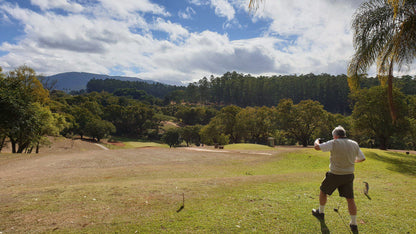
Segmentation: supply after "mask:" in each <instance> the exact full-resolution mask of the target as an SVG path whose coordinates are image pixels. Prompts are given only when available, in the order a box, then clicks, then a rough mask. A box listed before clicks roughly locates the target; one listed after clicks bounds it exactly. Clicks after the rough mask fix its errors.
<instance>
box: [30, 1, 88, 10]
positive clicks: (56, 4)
mask: <svg viewBox="0 0 416 234" xmlns="http://www.w3.org/2000/svg"><path fill="white" fill-rule="evenodd" d="M30 2H31V3H32V4H33V5H37V6H39V7H40V9H42V10H44V11H45V10H49V9H57V8H59V9H63V10H66V11H70V12H81V11H82V10H83V9H84V8H83V7H82V6H81V5H80V4H78V3H69V2H68V1H67V0H30Z"/></svg>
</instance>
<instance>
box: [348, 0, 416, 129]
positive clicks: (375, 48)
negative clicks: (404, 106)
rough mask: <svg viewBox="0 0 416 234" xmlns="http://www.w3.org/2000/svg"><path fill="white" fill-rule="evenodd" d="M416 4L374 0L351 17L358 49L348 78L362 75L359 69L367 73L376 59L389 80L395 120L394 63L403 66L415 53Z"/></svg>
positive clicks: (384, 78) (382, 76) (391, 113)
mask: <svg viewBox="0 0 416 234" xmlns="http://www.w3.org/2000/svg"><path fill="white" fill-rule="evenodd" d="M400 3H401V4H400ZM415 7H416V1H415V0H406V1H402V0H371V1H369V2H365V3H363V4H362V5H361V6H360V8H358V10H357V12H356V13H355V15H354V18H353V21H352V27H353V31H354V49H355V53H354V55H353V58H352V60H351V62H350V65H349V67H348V76H349V79H351V80H356V79H359V73H365V72H366V71H367V69H368V68H369V67H370V66H371V65H372V64H374V63H375V62H377V70H378V73H379V78H380V79H381V80H382V82H383V83H387V87H388V89H387V97H388V106H389V110H390V115H391V117H392V118H391V119H392V121H393V122H395V121H396V119H397V110H396V107H395V106H394V100H393V71H394V65H397V67H398V70H400V69H401V67H402V65H404V64H411V63H412V61H413V59H414V58H415V57H416V23H415V22H416V11H415ZM350 83H356V82H354V81H352V82H350Z"/></svg>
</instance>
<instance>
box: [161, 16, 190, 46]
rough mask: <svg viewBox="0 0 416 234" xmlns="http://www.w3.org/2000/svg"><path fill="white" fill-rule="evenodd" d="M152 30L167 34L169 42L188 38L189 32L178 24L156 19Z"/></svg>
mask: <svg viewBox="0 0 416 234" xmlns="http://www.w3.org/2000/svg"><path fill="white" fill-rule="evenodd" d="M154 29H156V30H160V31H164V32H167V33H168V34H169V37H170V39H171V40H173V41H176V40H180V39H182V38H184V37H186V36H188V34H189V32H188V30H186V29H185V28H183V27H182V26H181V25H179V24H174V23H172V22H170V21H165V20H164V19H162V18H158V19H157V20H156V22H155V24H154Z"/></svg>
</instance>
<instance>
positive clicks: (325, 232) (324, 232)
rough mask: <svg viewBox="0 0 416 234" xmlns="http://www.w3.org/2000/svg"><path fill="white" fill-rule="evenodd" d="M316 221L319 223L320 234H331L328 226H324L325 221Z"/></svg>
mask: <svg viewBox="0 0 416 234" xmlns="http://www.w3.org/2000/svg"><path fill="white" fill-rule="evenodd" d="M318 220H319V222H320V223H321V232H322V234H329V233H331V232H330V231H329V228H328V226H326V224H325V220H322V219H318Z"/></svg>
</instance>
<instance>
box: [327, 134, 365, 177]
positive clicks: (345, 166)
mask: <svg viewBox="0 0 416 234" xmlns="http://www.w3.org/2000/svg"><path fill="white" fill-rule="evenodd" d="M319 148H321V150H322V151H323V152H328V151H329V152H331V156H330V158H329V162H330V164H329V172H331V173H332V174H336V175H346V174H352V173H354V164H355V160H356V159H357V160H363V159H365V156H364V154H363V152H362V151H361V149H360V147H359V146H358V144H357V142H355V141H353V140H350V139H348V138H339V139H334V140H330V141H327V142H325V143H322V144H319Z"/></svg>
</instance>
